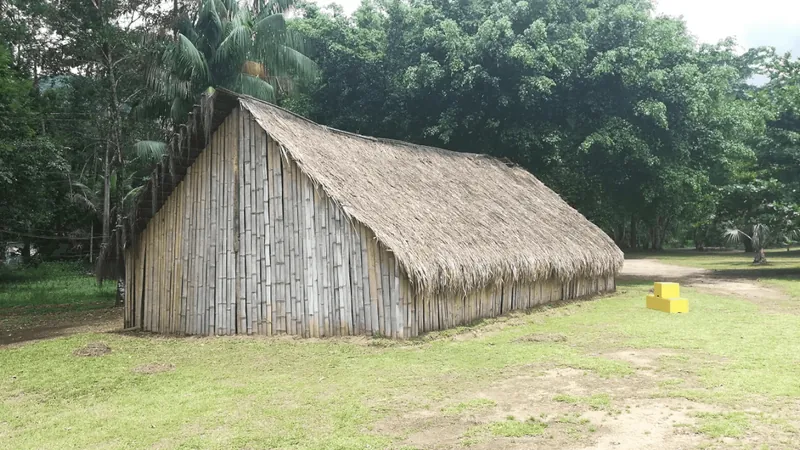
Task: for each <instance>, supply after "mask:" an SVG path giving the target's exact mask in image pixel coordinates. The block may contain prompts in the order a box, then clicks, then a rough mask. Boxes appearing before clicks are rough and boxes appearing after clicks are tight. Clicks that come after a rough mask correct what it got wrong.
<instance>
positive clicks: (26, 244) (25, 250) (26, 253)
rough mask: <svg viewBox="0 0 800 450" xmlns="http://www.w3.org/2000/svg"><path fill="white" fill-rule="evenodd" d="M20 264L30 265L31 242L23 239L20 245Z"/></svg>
mask: <svg viewBox="0 0 800 450" xmlns="http://www.w3.org/2000/svg"><path fill="white" fill-rule="evenodd" d="M21 257H22V264H26V265H27V264H30V262H31V240H30V238H25V240H24V241H23V244H22V255H21Z"/></svg>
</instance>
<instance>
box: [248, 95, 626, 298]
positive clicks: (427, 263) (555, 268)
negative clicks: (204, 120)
mask: <svg viewBox="0 0 800 450" xmlns="http://www.w3.org/2000/svg"><path fill="white" fill-rule="evenodd" d="M240 103H241V105H242V106H243V107H244V108H246V109H247V110H249V111H250V112H251V113H252V115H253V116H254V118H255V120H256V121H257V122H258V124H259V125H260V126H261V127H262V128H264V130H265V131H266V132H267V133H268V134H269V135H270V136H272V138H273V139H274V140H276V141H277V142H278V143H279V144H280V145H281V147H282V149H283V151H284V154H285V155H286V156H287V157H289V158H291V159H293V160H294V161H296V162H297V164H298V166H299V167H300V169H301V170H302V171H303V172H304V173H305V174H306V175H307V176H309V177H310V178H311V179H312V180H313V181H314V182H316V183H317V184H318V185H320V186H321V187H322V189H324V191H325V192H326V193H327V194H328V195H329V196H330V197H331V199H333V200H334V201H335V202H337V203H338V204H340V205H341V207H342V208H343V210H344V211H345V213H346V214H347V215H348V216H349V217H350V218H352V219H354V220H356V221H358V222H361V223H362V224H364V225H365V226H367V227H368V228H370V229H371V230H372V231H373V232H374V233H375V236H376V237H377V239H378V240H379V241H381V242H382V243H383V244H384V245H385V246H386V247H387V248H388V249H389V250H390V251H392V252H393V253H394V255H395V257H396V258H397V260H398V261H399V262H400V264H401V265H402V267H403V268H404V269H405V271H406V273H408V275H409V276H410V278H411V280H412V281H414V282H415V283H416V285H417V286H418V288H420V289H425V290H439V289H464V290H471V289H473V288H477V287H483V286H485V285H487V284H489V283H493V282H507V281H512V280H529V281H533V280H539V279H545V278H550V277H557V278H560V279H569V278H573V277H576V276H583V277H594V276H599V275H607V274H610V273H616V272H617V271H618V270H619V268H620V267H621V265H622V261H623V254H622V252H621V251H620V250H619V248H617V246H616V245H615V244H614V242H613V241H612V240H611V239H610V238H609V237H608V236H607V235H606V234H605V233H604V232H603V231H602V230H600V229H599V228H598V227H597V226H595V225H594V224H592V223H591V222H589V221H588V220H587V219H586V218H585V217H583V216H582V215H581V214H580V213H579V212H578V211H576V210H574V209H573V208H571V207H570V206H569V205H568V204H567V203H566V202H564V201H563V200H562V199H561V198H560V197H559V196H558V195H557V194H556V193H555V192H553V191H552V190H550V189H549V188H548V187H547V186H545V185H544V184H543V183H541V182H540V181H539V180H537V179H536V178H535V177H534V176H533V175H531V174H530V173H529V172H527V171H525V170H524V169H522V168H520V167H517V166H513V165H509V164H506V163H504V162H502V161H500V160H498V159H495V158H491V157H488V156H485V155H476V154H471V153H457V152H452V151H448V150H442V149H438V148H431V147H423V146H419V145H413V144H408V143H403V142H397V141H390V140H384V139H375V138H370V137H365V136H359V135H356V134H351V133H346V132H343V131H338V130H334V129H331V128H328V127H324V126H321V125H318V124H316V123H314V122H311V121H309V120H307V119H304V118H302V117H299V116H296V115H294V114H292V113H290V112H288V111H285V110H283V109H281V108H278V107H276V106H274V105H270V104H267V103H263V102H261V101H258V100H255V99H251V98H241V100H240Z"/></svg>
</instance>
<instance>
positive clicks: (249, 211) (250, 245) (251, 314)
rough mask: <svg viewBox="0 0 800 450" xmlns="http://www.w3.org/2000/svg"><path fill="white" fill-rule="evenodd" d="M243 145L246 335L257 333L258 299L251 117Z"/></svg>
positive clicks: (247, 115)
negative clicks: (256, 287) (256, 290)
mask: <svg viewBox="0 0 800 450" xmlns="http://www.w3.org/2000/svg"><path fill="white" fill-rule="evenodd" d="M243 132H244V135H243V139H244V145H243V147H242V149H243V152H242V158H243V161H244V183H243V184H242V191H241V195H242V199H243V201H244V210H243V211H242V217H241V220H242V221H243V222H244V233H245V237H244V242H243V247H242V248H243V250H244V270H245V273H244V277H245V283H244V287H245V304H246V308H247V316H246V317H247V324H246V333H247V334H253V333H254V332H257V331H258V298H257V296H256V295H254V293H253V290H254V289H253V288H254V284H253V281H254V277H255V266H254V264H253V260H254V258H253V251H254V250H255V247H256V246H255V240H254V237H253V167H252V165H253V161H252V159H253V156H252V155H253V145H254V144H253V117H252V116H251V115H250V114H246V116H245V121H244V128H243Z"/></svg>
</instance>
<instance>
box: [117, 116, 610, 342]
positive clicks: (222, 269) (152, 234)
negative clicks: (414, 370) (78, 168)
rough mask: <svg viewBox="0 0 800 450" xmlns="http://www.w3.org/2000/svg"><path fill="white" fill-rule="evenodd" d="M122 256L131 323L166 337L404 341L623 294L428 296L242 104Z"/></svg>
mask: <svg viewBox="0 0 800 450" xmlns="http://www.w3.org/2000/svg"><path fill="white" fill-rule="evenodd" d="M267 131H269V130H267ZM125 256H126V280H127V284H126V287H127V289H126V292H125V295H126V297H125V302H126V307H125V323H126V327H138V328H141V329H143V330H148V331H155V332H162V333H182V334H205V335H210V334H234V333H240V334H263V335H277V334H290V335H297V336H305V337H320V336H339V335H356V334H366V335H379V336H386V337H394V338H405V337H413V336H417V335H419V334H420V333H423V332H428V331H434V330H442V329H446V328H450V327H454V326H457V325H463V324H467V323H470V322H472V321H475V320H477V319H480V318H486V317H494V316H498V315H500V314H504V313H506V312H508V311H512V310H519V309H527V308H530V307H533V306H535V305H538V304H543V303H548V302H552V301H558V300H564V299H571V298H577V297H584V296H589V295H592V294H596V293H600V292H607V291H612V290H614V289H615V285H614V276H613V274H610V275H608V276H604V277H600V278H597V279H579V280H573V281H571V282H568V283H561V282H557V281H555V280H546V281H542V282H537V283H532V284H521V283H520V284H513V283H506V284H504V285H502V286H500V285H498V286H490V287H487V288H485V289H483V290H481V291H476V292H470V293H467V294H464V293H463V292H458V293H440V294H431V295H426V294H420V293H418V292H417V290H416V289H415V288H414V287H413V286H412V285H410V283H409V281H408V277H407V276H406V275H405V273H404V271H403V269H402V268H401V267H400V265H399V264H398V263H397V261H396V260H395V258H394V255H393V254H392V253H391V252H390V251H388V250H387V249H386V248H385V247H384V246H383V245H382V244H381V243H380V242H379V241H378V240H377V239H376V238H375V235H374V234H373V233H372V231H370V230H369V229H368V228H366V227H364V226H363V225H361V224H360V223H355V222H352V221H350V220H348V219H347V217H346V215H345V214H344V212H343V211H342V209H341V208H340V207H339V206H338V205H337V204H336V203H334V202H333V201H331V200H330V198H329V197H328V196H327V195H326V194H325V192H324V191H323V190H322V188H321V187H319V186H316V185H315V184H314V183H313V182H312V181H311V180H310V179H309V178H308V177H307V176H305V175H304V174H303V173H302V172H301V171H300V169H299V167H298V165H297V164H296V163H295V162H294V161H292V160H291V159H290V158H288V157H287V155H286V154H285V153H284V152H283V151H282V150H281V148H280V145H279V144H278V143H277V142H275V141H274V140H272V139H271V138H270V137H269V136H268V134H267V132H265V131H264V130H263V129H261V128H260V127H259V126H258V125H257V124H256V123H255V121H254V120H252V118H251V117H250V115H249V113H248V112H247V111H241V110H236V111H234V113H233V114H231V115H230V116H229V117H228V118H227V119H226V120H225V122H224V123H223V124H222V126H221V127H220V128H219V129H218V130H217V131H216V132H215V133H214V135H213V136H212V141H211V143H210V145H209V146H208V147H207V148H206V150H204V151H203V152H202V153H201V154H200V156H199V157H198V158H197V160H196V161H195V163H194V164H193V165H192V166H191V167H190V168H189V170H188V172H187V174H186V177H185V178H184V179H183V181H181V183H180V184H179V185H178V186H177V188H176V189H175V190H174V192H173V193H172V195H171V196H170V197H169V199H168V200H167V201H166V202H165V203H164V206H163V207H162V208H161V210H160V211H158V212H157V213H156V215H155V216H154V217H153V218H152V219H151V220H150V222H149V223H148V225H147V227H146V229H145V230H144V232H143V233H141V234H140V235H139V236H137V237H136V238H135V239H134V245H132V246H129V247H128V248H127V249H126V255H125Z"/></svg>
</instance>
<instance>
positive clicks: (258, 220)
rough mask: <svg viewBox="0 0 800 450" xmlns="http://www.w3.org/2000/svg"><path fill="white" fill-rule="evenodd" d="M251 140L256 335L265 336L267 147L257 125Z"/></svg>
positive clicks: (255, 124) (254, 126) (254, 125)
mask: <svg viewBox="0 0 800 450" xmlns="http://www.w3.org/2000/svg"><path fill="white" fill-rule="evenodd" d="M252 134H253V140H254V144H253V146H252V147H251V152H252V165H253V190H254V194H255V197H254V198H255V200H254V203H253V209H254V214H255V220H254V221H253V234H254V235H255V246H256V248H255V252H254V253H255V264H256V267H255V269H256V270H255V273H256V279H255V291H256V298H257V299H258V301H257V302H256V304H257V305H258V333H259V334H267V308H266V295H265V292H264V291H265V286H266V283H265V281H266V280H265V278H266V273H265V272H266V270H265V269H266V260H265V258H264V251H265V250H266V245H267V244H266V243H265V242H264V223H265V222H264V150H263V149H264V148H265V147H266V145H267V142H266V136H265V135H264V131H263V130H262V129H261V127H260V126H259V125H258V124H257V123H254V124H253V130H252Z"/></svg>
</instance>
